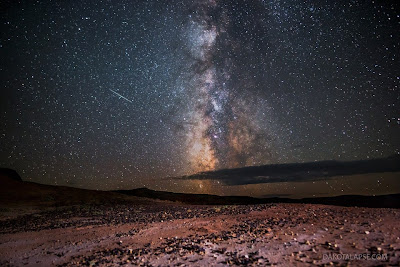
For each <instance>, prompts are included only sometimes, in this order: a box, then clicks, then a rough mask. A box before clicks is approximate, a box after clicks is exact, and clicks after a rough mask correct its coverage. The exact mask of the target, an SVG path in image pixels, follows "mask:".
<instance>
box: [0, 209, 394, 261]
mask: <svg viewBox="0 0 400 267" xmlns="http://www.w3.org/2000/svg"><path fill="white" fill-rule="evenodd" d="M20 214H21V215H20V216H16V214H15V212H14V213H12V215H13V216H10V212H9V211H8V213H7V212H2V213H1V215H2V216H1V217H0V265H1V266H49V265H55V266H77V265H78V266H79V265H84V266H104V265H128V266H129V265H134V266H136V265H143V266H226V265H257V266H269V265H273V266H291V265H300V266H308V265H310V266H311V265H320V266H325V265H326V266H327V265H336V266H337V265H339V266H340V265H342V266H348V265H351V266H360V265H362V266H399V264H400V224H399V223H398V222H399V221H400V210H397V209H370V208H346V207H336V206H324V205H312V204H266V205H252V206H191V205H178V204H170V203H169V204H168V203H166V204H162V203H159V204H157V205H123V204H120V205H113V206H111V205H108V206H101V205H93V206H90V205H88V206H82V205H81V206H69V207H60V208H54V209H48V210H45V211H43V210H42V211H38V210H31V212H22V211H21V212H20Z"/></svg>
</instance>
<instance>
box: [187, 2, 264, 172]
mask: <svg viewBox="0 0 400 267" xmlns="http://www.w3.org/2000/svg"><path fill="white" fill-rule="evenodd" d="M225 9H226V8H225V7H220V6H219V4H218V2H217V1H199V2H198V3H195V4H193V6H192V10H193V12H192V13H190V14H189V15H188V17H189V20H188V22H187V25H186V26H185V28H186V32H185V37H186V38H187V42H188V43H187V45H188V50H189V51H190V55H191V57H192V62H190V66H189V69H190V72H189V77H192V80H191V81H190V82H189V87H190V88H189V91H190V93H189V95H188V97H189V99H190V100H189V101H190V104H189V105H190V108H189V110H188V118H187V127H186V128H185V130H186V131H187V145H188V147H187V152H188V157H189V159H190V166H191V170H190V171H191V172H193V171H194V172H199V171H208V170H214V169H220V168H231V167H239V166H249V165H260V164H266V163H268V162H270V160H271V158H270V149H269V146H270V143H269V142H268V140H267V138H266V137H268V134H269V129H268V128H263V127H262V126H261V125H262V122H261V121H258V120H259V118H258V117H257V112H259V110H257V109H260V110H265V108H266V105H267V104H266V103H262V104H261V105H258V104H259V103H257V101H254V99H252V100H250V101H249V102H250V103H252V104H249V103H248V102H247V101H248V99H249V97H250V96H249V95H248V94H247V95H243V94H238V91H239V90H241V88H238V87H237V86H236V85H234V84H233V83H234V81H233V80H232V79H231V77H230V76H231V71H232V70H231V69H232V66H231V64H232V58H231V57H232V56H231V55H230V54H229V52H231V51H232V49H233V48H234V47H235V45H237V42H236V41H235V40H234V39H233V38H232V37H231V36H230V35H229V33H228V32H227V29H228V28H229V27H230V25H229V24H230V20H231V19H232V18H230V17H228V15H227V12H226V10H225ZM243 89H244V88H243ZM264 114H265V113H264ZM260 136H263V137H264V138H260Z"/></svg>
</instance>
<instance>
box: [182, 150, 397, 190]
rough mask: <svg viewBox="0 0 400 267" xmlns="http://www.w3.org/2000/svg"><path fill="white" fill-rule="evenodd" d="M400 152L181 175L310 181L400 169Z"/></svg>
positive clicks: (231, 181) (229, 181) (231, 180)
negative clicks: (372, 156) (378, 155)
mask: <svg viewBox="0 0 400 267" xmlns="http://www.w3.org/2000/svg"><path fill="white" fill-rule="evenodd" d="M399 171H400V156H392V157H388V158H383V159H371V160H360V161H349V162H339V161H319V162H310V163H293V164H274V165H264V166H253V167H245V168H237V169H225V170H218V171H212V172H202V173H198V174H195V175H190V176H185V177H181V178H177V179H184V180H216V181H220V182H222V183H224V184H226V185H246V184H264V183H284V182H310V181H320V180H326V179H329V178H332V177H335V176H344V175H355V174H364V173H382V172H399Z"/></svg>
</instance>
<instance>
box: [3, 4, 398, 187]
mask: <svg viewBox="0 0 400 267" xmlns="http://www.w3.org/2000/svg"><path fill="white" fill-rule="evenodd" d="M134 2H135V3H133V2H132V1H124V0H121V1H91V2H86V1H85V2H75V3H69V2H65V1H61V2H60V1H58V2H54V1H48V0H43V1H10V2H9V3H7V4H4V5H2V7H1V9H0V12H1V16H0V27H1V28H0V32H1V36H0V53H1V54H0V56H1V58H0V59H1V60H0V70H1V71H0V86H1V98H0V108H1V110H0V121H1V126H2V127H1V128H0V149H1V151H0V152H1V153H0V166H1V167H9V168H13V169H16V170H17V171H18V172H19V173H21V175H22V177H24V178H26V179H29V180H32V181H36V182H41V183H47V184H62V185H69V186H76V187H84V188H94V189H115V188H134V187H142V186H146V187H150V188H154V189H162V190H172V191H187V192H198V191H200V192H213V193H220V194H227V193H232V192H233V191H232V190H234V189H233V187H230V188H227V187H223V186H220V185H219V184H216V182H215V181H214V182H213V181H194V182H193V181H191V182H189V181H179V180H177V179H174V177H180V176H184V175H191V174H194V173H196V172H202V171H208V170H218V169H226V168H235V167H243V166H255V165H263V164H280V163H302V162H314V161H321V160H345V161H353V160H362V159H372V158H381V157H387V156H391V155H393V154H399V153H400V150H399V149H400V139H399V138H398V137H399V136H400V117H399V110H400V109H399V102H400V93H399V91H400V90H399V83H400V77H399V73H400V64H399V47H400V37H399V34H398V31H399V20H400V18H399V16H400V15H399V14H400V8H399V4H398V3H396V2H390V1H385V2H378V1H370V2H367V1H344V0H343V1H341V0H338V1H296V0H289V1H276V0H270V1H265V0H254V1H244V0H243V1H240V0H232V1H231V0H228V1H222V0H220V1H217V0H201V1H200V0H196V1H175V0H143V1H134ZM391 177H392V176H391ZM360 179H361V178H360ZM369 179H371V180H369V181H372V183H373V185H371V184H370V185H368V187H367V186H365V187H362V188H364V189H365V188H367V189H365V190H367V191H368V192H370V191H371V190H372V191H371V192H375V191H373V190H377V191H379V192H383V189H382V188H383V187H384V188H386V189H388V188H389V187H390V186H389V185H390V183H389V182H388V181H392V180H391V179H392V178H387V179H386V178H384V177H379V179H378V178H377V177H372V176H371V177H370V178H369ZM374 179H375V180H374ZM356 184H357V183H354V181H353V182H352V183H350V182H346V181H339V180H338V181H337V182H336V184H335V186H333V185H332V182H331V181H326V183H325V182H324V181H322V182H320V184H318V185H312V186H310V185H304V186H303V187H302V188H303V189H302V191H307V190H308V189H309V188H318V190H319V189H321V190H322V189H323V188H325V189H326V190H325V191H326V192H330V191H332V190H333V191H334V190H336V191H338V192H339V191H340V192H342V190H347V191H345V192H348V193H354V192H355V191H354V190H355V189H354V188H355V187H354V185H356ZM388 186H389V187H388ZM304 188H305V189H304ZM386 189H385V190H386ZM235 190H236V191H235V192H236V194H247V195H251V194H253V193H254V192H256V191H257V194H258V195H263V194H276V193H282V192H283V193H285V192H287V193H288V194H289V193H292V192H295V191H298V190H299V189H297V187H296V186H295V185H288V184H285V183H282V184H280V185H269V186H264V187H262V186H259V187H257V188H255V187H251V186H250V185H249V186H246V185H243V186H242V187H240V188H236V189H235ZM285 190H291V191H290V192H289V191H285ZM352 190H353V191H352ZM388 190H389V189H388ZM310 191H311V190H310ZM343 192H344V191H343ZM385 192H386V191H385Z"/></svg>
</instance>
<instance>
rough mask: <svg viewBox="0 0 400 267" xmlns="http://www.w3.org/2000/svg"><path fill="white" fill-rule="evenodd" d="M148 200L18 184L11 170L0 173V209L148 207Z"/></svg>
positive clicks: (90, 191)
mask: <svg viewBox="0 0 400 267" xmlns="http://www.w3.org/2000/svg"><path fill="white" fill-rule="evenodd" d="M152 202H157V201H150V202H149V200H148V199H141V198H138V197H132V196H126V195H121V194H118V193H115V192H110V191H96V190H86V189H79V188H73V187H67V186H54V185H44V184H37V183H33V182H25V181H22V179H21V177H20V176H19V175H18V173H17V172H16V171H14V170H11V169H1V170H0V206H3V207H10V206H14V205H30V206H42V205H43V206H65V205H76V204H113V203H135V204H151V203H152Z"/></svg>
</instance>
